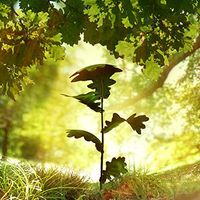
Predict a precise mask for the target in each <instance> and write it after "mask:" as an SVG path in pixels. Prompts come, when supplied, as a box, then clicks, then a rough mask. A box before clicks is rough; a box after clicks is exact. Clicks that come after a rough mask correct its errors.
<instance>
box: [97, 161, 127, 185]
mask: <svg viewBox="0 0 200 200" xmlns="http://www.w3.org/2000/svg"><path fill="white" fill-rule="evenodd" d="M126 166H127V164H126V163H125V158H124V157H119V158H113V159H112V161H111V162H108V161H107V162H106V170H104V171H103V174H102V176H101V178H100V181H101V182H102V183H105V182H106V180H107V179H109V180H111V178H112V177H114V178H119V177H120V176H121V175H122V174H125V173H127V172H128V170H127V169H126Z"/></svg>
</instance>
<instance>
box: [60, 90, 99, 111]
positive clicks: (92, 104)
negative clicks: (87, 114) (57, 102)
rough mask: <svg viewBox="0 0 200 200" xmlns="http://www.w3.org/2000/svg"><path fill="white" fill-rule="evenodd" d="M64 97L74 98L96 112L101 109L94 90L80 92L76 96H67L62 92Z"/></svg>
mask: <svg viewBox="0 0 200 200" xmlns="http://www.w3.org/2000/svg"><path fill="white" fill-rule="evenodd" d="M62 95H63V96H65V97H72V98H74V99H77V100H79V102H81V103H83V104H85V105H87V106H88V107H89V108H91V109H92V110H94V111H96V112H101V111H102V109H101V108H100V102H98V99H97V97H96V95H95V92H89V93H87V94H80V95H77V96H69V95H67V94H62Z"/></svg>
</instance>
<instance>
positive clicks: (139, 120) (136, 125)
mask: <svg viewBox="0 0 200 200" xmlns="http://www.w3.org/2000/svg"><path fill="white" fill-rule="evenodd" d="M148 120H149V118H148V117H147V116H146V115H139V116H137V117H136V113H135V114H133V115H131V116H130V117H129V118H128V119H127V120H126V121H127V122H128V123H129V124H130V126H131V128H132V129H133V130H134V131H136V132H137V133H138V134H141V129H144V128H145V127H146V126H145V125H144V124H143V122H145V121H148Z"/></svg>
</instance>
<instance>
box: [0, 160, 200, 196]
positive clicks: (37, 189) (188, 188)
mask: <svg viewBox="0 0 200 200" xmlns="http://www.w3.org/2000/svg"><path fill="white" fill-rule="evenodd" d="M98 187H99V186H98V184H97V183H90V182H89V181H88V180H87V179H86V178H83V177H80V176H78V175H75V174H73V173H72V172H69V171H66V170H65V171H61V170H60V169H58V168H55V167H54V168H53V167H52V168H48V169H45V168H43V167H42V166H36V165H30V164H27V163H18V164H13V163H10V162H3V161H2V162H0V199H2V200H11V199H15V200H43V199H50V200H56V199H57V200H102V199H103V200H115V199H116V200H200V162H198V163H194V164H191V165H185V166H182V167H179V168H176V169H173V170H169V171H165V172H162V173H161V172H160V173H155V174H148V173H146V172H142V171H135V172H130V173H128V174H126V175H125V176H123V177H121V178H120V179H118V180H114V181H112V182H109V183H107V184H105V185H104V189H103V191H102V192H99V189H98Z"/></svg>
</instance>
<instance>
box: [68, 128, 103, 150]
mask: <svg viewBox="0 0 200 200" xmlns="http://www.w3.org/2000/svg"><path fill="white" fill-rule="evenodd" d="M67 133H68V135H67V137H75V138H76V139H78V138H81V137H83V138H84V139H85V140H86V141H88V142H93V143H94V144H95V147H96V149H97V151H99V152H101V151H102V143H101V141H100V140H99V139H98V138H97V137H96V136H95V135H93V134H92V133H90V132H87V131H84V130H67Z"/></svg>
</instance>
